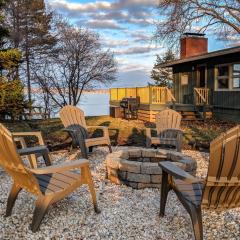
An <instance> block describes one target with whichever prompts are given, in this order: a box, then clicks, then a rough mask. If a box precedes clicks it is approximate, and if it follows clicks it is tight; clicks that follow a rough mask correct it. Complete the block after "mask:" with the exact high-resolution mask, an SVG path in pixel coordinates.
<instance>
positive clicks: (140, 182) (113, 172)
mask: <svg viewBox="0 0 240 240" xmlns="http://www.w3.org/2000/svg"><path fill="white" fill-rule="evenodd" d="M160 161H172V162H173V163H174V164H176V165H177V166H179V167H180V168H182V169H183V170H185V171H187V172H189V173H190V174H192V175H195V172H196V169H197V162H196V161H195V160H194V159H192V158H191V157H189V156H187V155H185V154H182V153H179V152H175V151H170V150H164V149H145V148H127V149H125V150H119V151H116V152H113V153H111V154H108V155H107V157H106V160H105V164H106V169H107V177H108V179H109V180H110V181H111V182H113V183H115V184H125V185H127V186H130V187H132V188H134V189H142V188H146V187H150V188H160V186H161V180H162V169H161V167H160V166H159V165H158V163H159V162H160Z"/></svg>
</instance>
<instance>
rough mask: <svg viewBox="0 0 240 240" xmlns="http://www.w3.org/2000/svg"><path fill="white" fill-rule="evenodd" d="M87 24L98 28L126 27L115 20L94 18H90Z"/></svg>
mask: <svg viewBox="0 0 240 240" xmlns="http://www.w3.org/2000/svg"><path fill="white" fill-rule="evenodd" d="M86 26H88V27H90V28H98V29H120V30H121V29H124V28H123V27H121V26H120V25H119V24H118V23H117V22H116V21H114V20H102V21H98V20H93V19H90V20H88V21H87V23H86Z"/></svg>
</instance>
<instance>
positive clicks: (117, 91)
mask: <svg viewBox="0 0 240 240" xmlns="http://www.w3.org/2000/svg"><path fill="white" fill-rule="evenodd" d="M137 96H139V97H140V103H143V104H165V103H168V102H174V103H175V102H176V99H175V98H174V96H173V94H172V92H171V90H170V89H168V88H167V87H153V86H149V87H137V88H112V89H110V100H111V101H121V100H122V99H123V98H124V97H137Z"/></svg>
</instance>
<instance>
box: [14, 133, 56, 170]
mask: <svg viewBox="0 0 240 240" xmlns="http://www.w3.org/2000/svg"><path fill="white" fill-rule="evenodd" d="M11 134H12V136H13V139H14V141H15V142H19V143H20V145H21V149H18V150H17V151H18V154H20V155H21V156H27V158H28V161H29V163H30V165H31V167H32V168H37V157H39V156H42V157H43V159H44V161H45V164H46V165H47V166H50V165H51V162H52V161H51V157H50V155H49V150H48V148H47V146H46V145H45V143H44V140H43V136H42V133H41V132H12V133H11ZM29 136H34V137H36V138H37V140H38V144H39V145H38V146H35V147H31V148H29V147H27V144H26V141H25V137H29Z"/></svg>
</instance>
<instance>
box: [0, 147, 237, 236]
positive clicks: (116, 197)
mask: <svg viewBox="0 0 240 240" xmlns="http://www.w3.org/2000/svg"><path fill="white" fill-rule="evenodd" d="M123 149H124V148H123ZM114 150H121V148H120V147H118V148H114ZM107 153H108V149H107V148H104V147H99V148H94V151H93V153H92V154H91V155H90V157H89V160H90V165H91V170H92V175H93V178H94V182H95V187H96V190H97V192H98V194H97V195H98V203H99V207H100V209H101V211H102V212H101V214H95V213H94V211H93V207H92V204H91V201H90V194H89V191H88V188H87V187H85V186H84V187H81V188H79V189H78V190H76V191H75V192H73V193H72V194H71V195H70V196H69V197H67V198H65V199H63V200H62V201H60V202H58V203H57V204H55V205H54V206H53V207H52V208H51V209H50V210H49V212H48V214H47V215H46V216H45V218H44V220H43V222H42V224H41V227H40V230H39V231H38V232H37V233H35V234H34V233H32V232H31V231H30V230H29V225H30V224H31V220H32V213H33V210H34V200H35V199H34V197H33V196H32V195H31V194H28V193H27V192H25V191H23V192H21V193H20V194H19V197H18V199H17V201H16V204H15V207H14V209H13V214H12V216H11V217H8V218H5V217H4V214H5V210H6V201H7V195H8V193H9V190H10V186H11V183H12V180H11V179H10V177H9V176H8V175H7V174H6V173H4V172H0V183H1V184H0V239H4V240H5V239H41V240H42V239H47V240H48V239H49V240H58V239H81V240H89V239H90V240H118V239H119V240H120V239H121V240H124V239H126V240H146V239H148V240H176V239H181V240H191V239H193V235H192V234H193V232H192V227H191V221H190V217H189V215H188V214H187V212H186V211H185V209H184V208H183V207H182V205H181V203H180V202H179V201H178V199H177V197H176V195H175V194H174V193H173V192H172V191H171V192H170V193H169V197H168V201H167V206H166V216H165V217H163V218H159V215H158V213H159V200H160V196H159V190H158V189H148V188H146V189H142V190H134V189H132V188H131V187H127V186H124V185H122V186H119V185H115V184H113V183H111V182H110V181H108V180H105V165H104V159H105V156H106V154H107ZM183 153H184V154H186V155H188V156H191V157H193V158H194V159H195V160H196V161H197V164H198V169H197V176H199V177H205V176H206V174H207V167H208V158H209V157H208V154H206V153H200V152H196V151H183ZM67 155H68V153H67V152H65V151H62V152H59V153H56V154H53V159H54V164H56V163H57V162H61V161H63V160H64V157H66V156H67ZM203 229H204V239H207V240H213V239H221V240H222V239H226V240H227V239H232V240H239V239H240V209H239V208H237V209H233V210H228V211H223V212H216V211H210V210H205V209H203Z"/></svg>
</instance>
